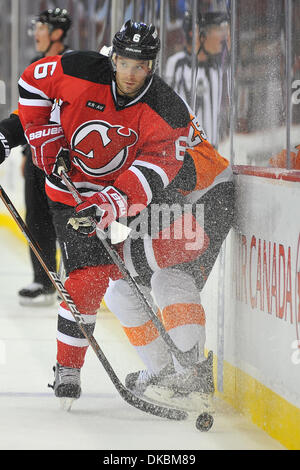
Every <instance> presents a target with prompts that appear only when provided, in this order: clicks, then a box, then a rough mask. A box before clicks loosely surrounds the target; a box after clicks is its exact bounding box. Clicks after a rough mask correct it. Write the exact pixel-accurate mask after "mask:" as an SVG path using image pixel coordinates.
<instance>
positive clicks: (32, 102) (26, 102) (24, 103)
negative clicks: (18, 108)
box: [19, 98, 53, 108]
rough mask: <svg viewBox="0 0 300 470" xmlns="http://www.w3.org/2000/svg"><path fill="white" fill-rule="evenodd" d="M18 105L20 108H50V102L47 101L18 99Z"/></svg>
mask: <svg viewBox="0 0 300 470" xmlns="http://www.w3.org/2000/svg"><path fill="white" fill-rule="evenodd" d="M19 103H20V104H21V105H22V106H43V107H48V108H49V107H50V108H51V107H52V104H53V103H52V101H47V100H31V99H27V98H19Z"/></svg>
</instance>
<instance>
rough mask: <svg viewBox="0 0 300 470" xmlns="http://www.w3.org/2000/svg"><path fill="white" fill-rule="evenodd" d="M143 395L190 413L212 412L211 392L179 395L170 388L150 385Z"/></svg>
mask: <svg viewBox="0 0 300 470" xmlns="http://www.w3.org/2000/svg"><path fill="white" fill-rule="evenodd" d="M144 396H145V398H147V399H148V400H150V401H152V402H153V403H156V404H164V405H168V406H172V407H173V408H176V409H179V410H184V411H188V412H190V413H202V412H206V413H210V414H213V413H214V406H213V394H204V393H200V392H192V393H189V394H188V395H179V394H176V393H175V392H173V391H172V390H169V389H165V388H161V387H156V386H153V385H151V386H149V387H148V388H147V390H146V392H145V393H144Z"/></svg>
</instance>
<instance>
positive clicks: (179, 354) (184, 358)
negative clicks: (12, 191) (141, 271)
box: [58, 158, 194, 367]
mask: <svg viewBox="0 0 300 470" xmlns="http://www.w3.org/2000/svg"><path fill="white" fill-rule="evenodd" d="M58 173H59V175H60V177H61V179H62V181H63V182H64V183H65V185H66V186H67V188H68V189H69V191H70V192H71V194H72V196H73V198H74V200H75V202H77V204H80V203H81V202H83V201H82V199H81V195H80V193H79V192H78V191H77V189H76V187H75V186H74V183H73V182H72V180H71V179H70V177H69V175H68V174H67V172H66V166H65V164H64V161H63V158H61V159H60V161H59V166H58ZM88 219H89V222H90V223H91V225H92V226H93V227H94V228H96V235H97V237H98V238H99V239H100V240H101V242H102V243H103V246H104V248H105V250H106V251H107V253H108V254H109V255H110V257H111V259H112V260H113V262H114V263H115V265H116V266H117V267H118V268H119V270H120V271H121V273H122V274H123V276H124V279H125V280H126V281H127V282H128V284H129V286H130V287H131V289H132V290H133V292H134V293H135V294H136V296H137V298H138V300H139V301H140V303H141V306H142V308H143V309H144V310H145V312H146V313H147V314H148V316H149V318H150V319H151V320H152V321H153V323H154V325H155V327H156V328H157V330H158V332H159V334H160V335H161V337H162V339H163V340H164V341H165V343H166V344H167V346H168V347H169V349H170V351H171V352H172V353H173V354H174V356H175V357H176V359H177V361H178V362H179V363H180V365H182V366H183V367H188V366H190V365H191V364H192V361H193V358H194V348H192V349H191V350H190V351H185V352H183V351H181V350H180V349H178V348H177V346H176V345H175V343H174V341H173V340H172V338H171V337H170V335H169V334H168V333H167V331H166V330H165V327H164V325H163V324H162V323H161V321H160V320H159V318H158V316H157V315H156V314H155V312H154V310H153V309H152V306H151V304H150V303H149V302H148V300H147V298H146V297H145V296H144V294H143V293H142V292H141V290H140V288H139V286H138V284H137V283H136V281H135V280H134V278H133V277H132V276H131V274H130V272H129V270H128V269H127V268H126V265H125V263H124V262H123V260H122V258H121V257H120V255H119V254H118V253H117V252H116V250H114V249H113V248H112V246H111V245H110V244H109V243H108V241H107V240H106V236H105V233H104V232H103V231H102V230H99V229H97V222H96V221H95V220H94V219H93V218H92V217H88ZM99 232H100V233H99Z"/></svg>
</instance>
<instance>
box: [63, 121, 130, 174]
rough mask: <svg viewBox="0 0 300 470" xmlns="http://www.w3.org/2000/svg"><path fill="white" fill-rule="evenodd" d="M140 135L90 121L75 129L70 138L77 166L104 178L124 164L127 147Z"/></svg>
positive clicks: (87, 172)
mask: <svg viewBox="0 0 300 470" xmlns="http://www.w3.org/2000/svg"><path fill="white" fill-rule="evenodd" d="M137 140H138V135H137V134H136V132H134V131H133V130H132V129H129V128H126V127H123V126H120V125H118V126H112V125H111V124H109V123H108V122H105V121H89V122H86V123H84V124H82V125H81V126H80V127H78V128H77V129H76V131H75V132H74V134H73V136H72V139H71V146H72V150H73V151H74V152H76V156H75V157H74V160H73V162H74V164H75V165H77V166H79V167H80V168H81V169H82V171H83V172H84V173H86V174H88V175H91V176H96V177H97V176H104V175H107V174H108V173H112V172H114V171H116V170H118V169H119V168H121V167H122V165H124V163H125V161H126V159H127V156H128V148H129V147H131V146H132V145H134V144H135V143H136V141H137Z"/></svg>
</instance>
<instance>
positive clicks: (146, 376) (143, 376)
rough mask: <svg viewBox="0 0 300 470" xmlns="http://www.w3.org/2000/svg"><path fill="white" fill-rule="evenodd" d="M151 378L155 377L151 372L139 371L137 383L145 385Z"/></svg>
mask: <svg viewBox="0 0 300 470" xmlns="http://www.w3.org/2000/svg"><path fill="white" fill-rule="evenodd" d="M152 377H155V374H154V373H153V372H150V371H149V370H147V369H144V370H141V371H140V375H139V378H138V382H139V383H147V382H148V381H149V380H150V379H151V378H152Z"/></svg>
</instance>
